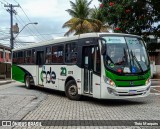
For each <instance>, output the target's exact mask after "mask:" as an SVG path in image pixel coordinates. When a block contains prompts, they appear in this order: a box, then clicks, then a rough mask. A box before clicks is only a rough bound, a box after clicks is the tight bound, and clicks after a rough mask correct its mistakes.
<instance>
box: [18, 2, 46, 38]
mask: <svg viewBox="0 0 160 129" xmlns="http://www.w3.org/2000/svg"><path fill="white" fill-rule="evenodd" d="M20 8H21V10H22V11H23V13H24V14H25V16H26V17H27V19H28V20H29V22H32V21H31V20H30V18H29V17H28V15H27V14H26V12H25V11H24V9H23V8H22V6H21V5H20ZM33 27H34V28H35V30H36V31H37V33H38V34H40V33H39V31H38V30H37V28H36V27H35V26H33ZM42 38H43V39H45V40H48V39H46V38H45V37H44V36H42Z"/></svg>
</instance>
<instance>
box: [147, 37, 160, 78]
mask: <svg viewBox="0 0 160 129" xmlns="http://www.w3.org/2000/svg"><path fill="white" fill-rule="evenodd" d="M148 43H150V44H151V45H152V43H154V45H155V44H157V45H156V46H157V47H156V49H155V51H149V57H150V62H151V71H152V76H153V75H155V77H156V78H160V38H155V37H154V36H150V41H149V42H148Z"/></svg>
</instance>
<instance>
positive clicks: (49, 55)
mask: <svg viewBox="0 0 160 129" xmlns="http://www.w3.org/2000/svg"><path fill="white" fill-rule="evenodd" d="M45 62H46V64H50V63H51V62H52V52H51V47H46V61H45Z"/></svg>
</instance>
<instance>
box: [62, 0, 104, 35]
mask: <svg viewBox="0 0 160 129" xmlns="http://www.w3.org/2000/svg"><path fill="white" fill-rule="evenodd" d="M91 2H92V0H91V1H90V2H88V1H87V0H76V1H75V3H74V2H72V1H70V4H71V9H68V10H66V11H67V12H68V13H69V14H70V15H71V16H72V18H71V19H70V20H68V21H67V22H65V23H64V25H63V28H69V30H68V31H67V32H66V33H65V36H68V35H70V34H71V33H74V34H75V35H76V34H82V33H88V32H97V31H98V30H99V26H102V22H101V21H100V20H98V19H95V18H93V19H92V18H91V14H90V13H91V12H92V9H91V8H89V5H90V4H91Z"/></svg>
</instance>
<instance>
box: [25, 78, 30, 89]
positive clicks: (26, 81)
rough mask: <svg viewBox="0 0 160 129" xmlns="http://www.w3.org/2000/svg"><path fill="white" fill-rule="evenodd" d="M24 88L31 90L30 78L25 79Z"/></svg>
mask: <svg viewBox="0 0 160 129" xmlns="http://www.w3.org/2000/svg"><path fill="white" fill-rule="evenodd" d="M25 86H26V88H27V89H31V83H30V77H29V76H28V75H27V76H26V77H25Z"/></svg>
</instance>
